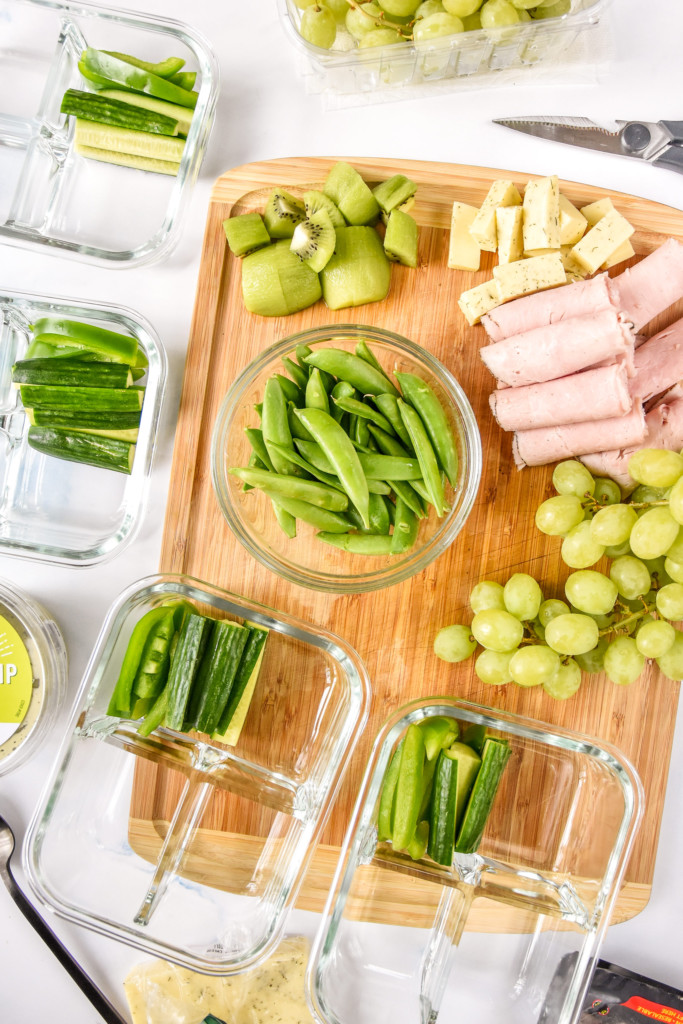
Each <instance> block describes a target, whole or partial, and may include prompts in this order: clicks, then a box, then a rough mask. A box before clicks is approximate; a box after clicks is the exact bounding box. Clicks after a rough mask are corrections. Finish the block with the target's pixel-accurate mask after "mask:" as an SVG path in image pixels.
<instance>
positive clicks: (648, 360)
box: [629, 320, 683, 402]
mask: <svg viewBox="0 0 683 1024" xmlns="http://www.w3.org/2000/svg"><path fill="white" fill-rule="evenodd" d="M633 363H634V366H635V371H636V372H635V375H634V376H633V377H632V378H631V380H630V381H629V387H630V389H631V394H632V395H639V396H640V398H641V399H642V401H643V402H648V401H649V400H650V399H651V398H654V396H655V395H660V394H661V393H662V392H663V391H668V390H669V388H672V387H673V386H674V384H677V383H678V381H680V380H683V320H677V321H676V323H675V324H671V326H670V327H666V328H665V329H664V330H663V331H660V332H659V334H655V335H654V336H653V337H652V338H650V339H649V340H648V341H646V342H644V344H642V345H641V346H640V348H638V349H637V350H636V353H635V356H634V358H633Z"/></svg>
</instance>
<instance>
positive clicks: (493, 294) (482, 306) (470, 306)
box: [458, 281, 501, 325]
mask: <svg viewBox="0 0 683 1024" xmlns="http://www.w3.org/2000/svg"><path fill="white" fill-rule="evenodd" d="M500 303H501V299H500V295H499V292H498V285H497V284H496V282H495V281H484V283H483V284H478V285H476V286H475V287H474V288H470V289H469V291H466V292H463V293H462V295H461V296H460V298H459V299H458V305H459V306H460V308H461V310H462V311H463V313H464V314H465V317H466V318H467V321H468V323H470V324H472V325H474V324H478V323H479V321H480V320H481V318H482V317H483V315H484V314H485V313H488V312H489V311H490V310H492V309H494V307H495V306H499V305H500Z"/></svg>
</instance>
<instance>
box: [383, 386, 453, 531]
mask: <svg viewBox="0 0 683 1024" xmlns="http://www.w3.org/2000/svg"><path fill="white" fill-rule="evenodd" d="M398 408H399V411H400V413H401V418H402V419H403V422H404V424H405V428H406V430H407V431H408V433H409V434H410V439H411V441H412V445H413V448H414V449H415V455H416V456H417V460H418V462H419V464H420V468H421V470H422V473H421V476H422V479H423V480H424V482H425V486H426V488H427V491H428V492H429V497H430V501H431V502H432V504H433V505H434V507H435V509H436V511H437V513H438V515H443V513H444V511H445V502H444V493H443V483H442V480H441V470H440V469H439V463H438V462H437V459H436V455H435V454H434V449H433V448H432V445H431V442H430V440H429V438H428V436H427V431H426V430H425V428H424V426H423V424H422V420H421V419H420V417H419V416H418V414H417V413H416V412H415V410H414V409H413V407H412V405H408V404H407V403H406V402H404V401H403V400H402V399H399V403H398ZM385 479H386V478H385Z"/></svg>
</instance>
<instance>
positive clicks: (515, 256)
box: [496, 206, 524, 263]
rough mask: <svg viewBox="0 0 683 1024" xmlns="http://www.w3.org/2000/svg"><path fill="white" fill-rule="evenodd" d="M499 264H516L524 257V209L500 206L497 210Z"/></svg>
mask: <svg viewBox="0 0 683 1024" xmlns="http://www.w3.org/2000/svg"><path fill="white" fill-rule="evenodd" d="M496 232H497V235H498V262H499V263H514V261H515V260H521V259H522V257H523V255H524V240H523V238H522V207H521V206H499V207H498V209H497V210H496Z"/></svg>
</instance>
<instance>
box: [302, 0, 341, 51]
mask: <svg viewBox="0 0 683 1024" xmlns="http://www.w3.org/2000/svg"><path fill="white" fill-rule="evenodd" d="M299 32H300V34H301V35H302V36H303V38H304V39H305V40H306V42H307V43H312V44H313V46H320V47H321V48H322V49H323V50H329V48H330V47H331V46H332V44H333V43H334V41H335V39H336V38H337V22H336V20H335V17H334V15H333V14H332V11H331V10H330V9H329V7H325V5H324V4H322V3H316V4H311V5H310V6H309V7H307V8H306V9H305V10H304V12H303V14H302V15H301V21H300V22H299Z"/></svg>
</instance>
